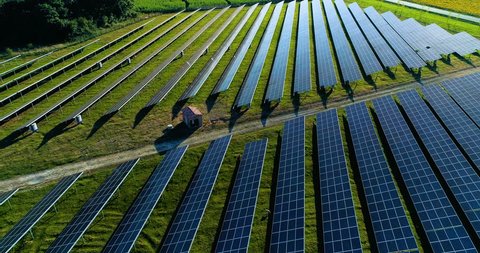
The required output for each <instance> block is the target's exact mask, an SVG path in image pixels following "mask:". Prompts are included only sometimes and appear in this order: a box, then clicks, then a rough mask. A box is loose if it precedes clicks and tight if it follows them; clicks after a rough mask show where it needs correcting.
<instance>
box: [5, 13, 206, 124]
mask: <svg viewBox="0 0 480 253" xmlns="http://www.w3.org/2000/svg"><path fill="white" fill-rule="evenodd" d="M196 12H197V11H193V12H191V13H189V14H188V15H186V16H185V17H184V18H182V19H180V20H179V21H178V22H177V23H176V24H174V25H172V26H171V27H170V28H168V29H165V30H164V31H163V32H162V33H160V34H159V35H157V36H156V37H155V38H153V39H151V40H150V41H149V42H148V43H146V44H144V45H143V46H141V47H140V48H138V49H137V50H135V52H133V53H131V54H129V55H128V56H127V57H125V58H124V59H123V60H121V61H120V62H117V63H116V64H114V66H112V68H110V69H109V70H107V71H105V72H103V74H101V75H100V76H104V75H106V74H108V73H109V72H110V71H112V70H114V69H116V68H118V67H120V66H121V65H122V64H124V63H125V62H126V61H127V60H128V59H131V58H133V57H134V56H136V55H137V54H139V53H140V52H142V51H143V50H144V49H145V48H147V47H148V46H151V45H152V44H153V43H155V42H156V41H157V40H159V39H160V38H161V37H163V36H164V35H165V34H166V33H168V32H169V31H171V30H172V29H173V28H175V27H176V26H178V25H179V24H181V23H183V21H185V20H186V19H188V18H189V17H190V16H192V15H193V14H194V13H196ZM178 14H179V13H177V14H175V15H173V16H171V17H169V18H168V19H166V20H165V21H163V22H162V23H160V24H159V25H162V24H164V23H166V22H168V21H170V20H171V19H173V18H175V17H176V16H177V15H178ZM159 25H157V26H159ZM157 26H155V27H157ZM155 27H154V28H152V29H150V31H147V32H146V33H144V34H143V35H142V36H139V37H138V38H140V37H143V36H146V35H147V34H149V33H151V31H152V30H153V29H155ZM138 38H137V39H138ZM137 39H135V40H132V41H130V42H129V43H128V44H126V45H124V46H123V47H125V46H127V45H129V44H130V43H132V42H135V41H136V40H137ZM123 47H122V48H123ZM161 50H163V48H159V49H157V50H156V51H155V52H157V53H155V54H154V56H155V55H156V54H158V52H160V51H161ZM116 52H118V50H117V51H115V52H114V53H111V54H109V55H107V56H106V57H103V58H102V59H101V60H100V61H99V62H104V61H105V60H106V59H109V58H110V57H113V54H116ZM147 58H148V57H147ZM151 58H153V56H152V57H151ZM151 58H149V59H151ZM149 59H148V60H149ZM148 60H147V61H148ZM142 62H143V61H142ZM97 67H98V63H94V64H92V65H90V66H87V67H86V68H84V69H83V70H81V71H79V72H78V73H77V74H73V75H70V77H69V78H67V79H65V80H63V81H62V82H60V83H59V84H57V85H55V86H54V87H52V88H50V89H48V90H47V91H45V92H43V93H42V94H41V95H39V96H37V97H35V98H34V99H32V100H30V101H28V102H27V103H24V104H23V105H21V106H19V107H17V108H16V109H15V110H13V111H11V112H9V113H8V114H6V115H4V116H3V117H2V118H0V122H6V121H8V120H10V119H12V118H13V117H15V116H18V115H19V114H20V113H22V112H24V111H25V110H27V109H28V108H30V107H32V106H33V105H35V104H38V103H40V102H41V101H43V100H45V99H46V98H48V97H50V96H52V95H53V94H55V93H56V92H57V91H59V90H61V89H63V88H64V87H66V86H68V85H69V84H71V83H72V82H73V81H75V80H76V79H78V78H80V77H81V76H83V75H84V73H87V72H89V71H90V70H92V69H95V68H97ZM138 68H139V67H138V65H137V66H136V67H135V68H134V69H132V70H130V71H128V72H127V73H125V74H124V75H122V76H121V77H120V78H119V79H117V80H116V81H115V82H113V83H112V85H111V86H110V87H116V86H117V85H118V84H120V83H121V82H122V81H123V80H125V79H126V78H127V77H129V76H130V75H131V74H133V73H134V72H135V71H136V70H137V69H138ZM94 80H97V79H94ZM89 83H90V82H89ZM89 83H87V84H89ZM92 83H93V82H92ZM84 87H85V88H86V87H87V86H84ZM79 92H80V91H79ZM104 92H105V91H104ZM104 92H101V93H100V94H98V95H97V96H95V97H94V98H93V99H92V100H90V101H91V102H89V103H87V104H90V103H92V104H93V103H94V101H96V100H95V99H97V98H98V99H99V98H101V97H102V96H103V95H102V94H104ZM74 94H76V93H74ZM62 101H64V100H62ZM82 108H88V107H87V106H83V107H82ZM77 112H79V113H80V111H77Z"/></svg>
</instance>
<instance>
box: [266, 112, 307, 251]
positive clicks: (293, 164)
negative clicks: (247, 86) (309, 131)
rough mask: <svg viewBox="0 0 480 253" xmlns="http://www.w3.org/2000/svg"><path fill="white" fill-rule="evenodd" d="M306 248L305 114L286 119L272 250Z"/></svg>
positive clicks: (276, 196) (271, 241)
mask: <svg viewBox="0 0 480 253" xmlns="http://www.w3.org/2000/svg"><path fill="white" fill-rule="evenodd" d="M304 250H305V117H304V116H299V117H296V118H295V119H292V120H289V121H287V122H285V125H284V127H283V138H282V143H281V151H280V161H279V168H278V177H277V188H276V191H275V206H274V209H273V222H272V233H271V240H270V252H272V253H273V252H304Z"/></svg>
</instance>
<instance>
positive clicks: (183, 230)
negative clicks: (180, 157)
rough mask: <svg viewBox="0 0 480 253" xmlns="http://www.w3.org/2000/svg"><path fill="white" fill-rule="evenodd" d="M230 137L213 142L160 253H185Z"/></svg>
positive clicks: (200, 217)
mask: <svg viewBox="0 0 480 253" xmlns="http://www.w3.org/2000/svg"><path fill="white" fill-rule="evenodd" d="M231 138H232V136H231V135H227V136H225V137H222V138H219V139H216V140H215V141H213V142H212V143H211V144H210V146H209V147H208V150H207V151H206V152H205V155H204V157H203V159H202V161H201V163H200V166H199V167H198V169H197V171H196V172H195V175H194V176H193V179H192V181H191V182H190V186H189V187H188V190H187V192H186V193H185V197H184V198H183V200H182V204H181V205H180V207H179V209H178V212H177V214H176V215H175V218H173V223H172V224H171V226H170V229H169V230H168V233H167V234H166V235H165V239H164V242H163V245H162V246H161V248H160V250H159V251H160V252H188V251H190V248H191V246H192V242H193V239H194V238H195V234H196V233H197V229H198V226H199V225H200V221H201V219H202V217H203V213H204V212H205V208H206V206H207V202H208V200H209V199H210V194H211V193H212V190H213V186H214V184H215V181H216V180H217V176H218V172H219V170H220V166H221V165H222V162H223V158H224V157H225V153H226V152H227V148H228V145H229V144H230V139H231Z"/></svg>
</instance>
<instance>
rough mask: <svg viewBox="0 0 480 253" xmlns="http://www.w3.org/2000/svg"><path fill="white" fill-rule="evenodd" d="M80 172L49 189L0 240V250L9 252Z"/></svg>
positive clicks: (75, 179)
mask: <svg viewBox="0 0 480 253" xmlns="http://www.w3.org/2000/svg"><path fill="white" fill-rule="evenodd" d="M81 174H82V173H77V174H73V175H71V176H66V177H64V178H62V179H61V180H60V182H58V183H57V185H55V187H54V188H53V189H52V190H50V192H49V193H48V194H47V195H46V196H45V197H43V198H42V200H40V202H38V203H37V204H36V205H35V206H34V207H33V208H32V209H30V211H29V212H28V213H27V214H26V215H25V216H24V217H23V218H22V219H21V220H20V221H19V222H18V223H17V224H15V226H13V228H11V229H10V231H8V233H7V234H6V235H5V236H4V237H3V238H2V239H1V240H0V252H9V251H10V250H12V248H13V247H14V246H15V244H16V243H17V242H18V241H20V240H21V239H22V238H23V236H25V234H27V233H28V231H30V230H31V229H32V228H33V226H35V224H36V223H37V222H38V221H39V220H40V219H41V218H42V217H43V215H45V213H47V212H48V210H50V208H52V206H53V205H55V203H57V201H58V200H59V199H60V197H62V196H63V194H64V193H65V192H66V191H67V190H68V189H70V187H71V186H72V185H73V183H75V181H77V179H78V178H79V177H80V176H81Z"/></svg>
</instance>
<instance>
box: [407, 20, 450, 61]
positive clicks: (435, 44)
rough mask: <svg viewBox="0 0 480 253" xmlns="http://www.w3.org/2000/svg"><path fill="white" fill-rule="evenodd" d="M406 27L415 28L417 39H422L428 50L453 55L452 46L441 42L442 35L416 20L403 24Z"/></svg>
mask: <svg viewBox="0 0 480 253" xmlns="http://www.w3.org/2000/svg"><path fill="white" fill-rule="evenodd" d="M402 24H403V25H404V26H411V27H413V28H414V31H413V34H414V36H416V37H417V38H419V39H421V41H422V43H423V44H424V45H427V46H426V47H428V50H432V51H434V52H435V53H437V54H439V55H441V56H442V55H445V56H447V55H449V54H453V53H454V50H453V49H451V48H450V46H448V45H445V44H444V43H443V41H442V40H441V38H440V37H437V36H440V35H442V34H438V35H437V33H435V32H432V31H431V30H430V29H427V28H426V27H424V26H423V25H421V24H420V23H418V22H417V21H416V20H415V19H413V18H409V19H406V20H404V21H403V22H402Z"/></svg>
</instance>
